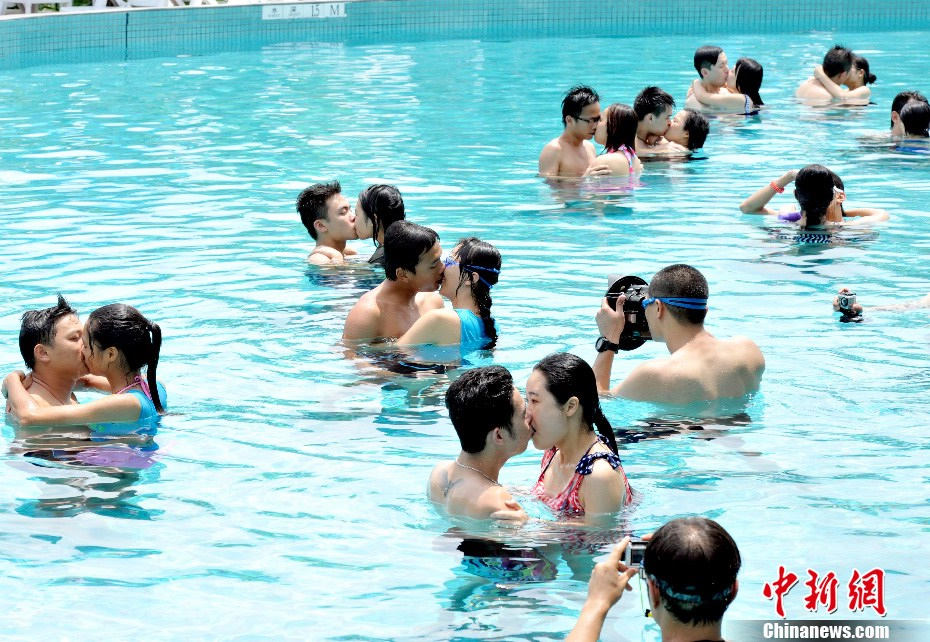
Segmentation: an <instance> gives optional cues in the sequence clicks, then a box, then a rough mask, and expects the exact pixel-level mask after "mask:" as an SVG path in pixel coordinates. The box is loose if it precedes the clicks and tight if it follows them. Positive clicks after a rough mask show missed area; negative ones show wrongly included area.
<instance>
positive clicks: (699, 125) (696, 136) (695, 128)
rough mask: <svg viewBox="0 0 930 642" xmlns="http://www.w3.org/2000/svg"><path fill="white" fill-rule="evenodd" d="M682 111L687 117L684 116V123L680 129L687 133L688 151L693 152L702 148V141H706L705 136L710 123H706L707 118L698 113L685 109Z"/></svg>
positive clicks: (708, 130) (708, 131)
mask: <svg viewBox="0 0 930 642" xmlns="http://www.w3.org/2000/svg"><path fill="white" fill-rule="evenodd" d="M684 111H685V113H686V114H687V116H685V122H684V123H682V127H683V128H684V130H685V131H686V132H688V149H690V150H691V151H694V150H695V149H700V148H701V147H703V146H704V141H706V140H707V134H709V133H710V123H709V122H708V121H707V117H706V116H704V114H702V113H701V112H699V111H693V110H691V109H686V110H684Z"/></svg>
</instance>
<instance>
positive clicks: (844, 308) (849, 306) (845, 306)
mask: <svg viewBox="0 0 930 642" xmlns="http://www.w3.org/2000/svg"><path fill="white" fill-rule="evenodd" d="M836 298H837V301H838V302H839V306H840V314H841V315H842V316H841V317H840V322H841V323H860V322H861V321H862V315H861V314H860V313H858V312H856V311H855V310H854V309H853V306H854V305H855V304H856V293H855V292H848V291H844V292H840V294H839V296H837V297H836Z"/></svg>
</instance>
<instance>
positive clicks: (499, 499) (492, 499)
mask: <svg viewBox="0 0 930 642" xmlns="http://www.w3.org/2000/svg"><path fill="white" fill-rule="evenodd" d="M512 500H513V495H511V494H510V492H509V491H508V490H507V489H506V488H504V487H503V486H489V487H488V488H487V489H485V490H484V491H483V492H482V493H481V495H479V496H478V500H477V501H476V502H475V510H476V512H477V513H478V514H477V515H476V517H480V518H482V519H486V518H488V517H490V515H491V513H494V512H496V511H499V510H505V509H506V508H507V502H509V501H512Z"/></svg>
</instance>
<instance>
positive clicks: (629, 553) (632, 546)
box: [623, 538, 649, 568]
mask: <svg viewBox="0 0 930 642" xmlns="http://www.w3.org/2000/svg"><path fill="white" fill-rule="evenodd" d="M648 545H649V542H647V541H645V540H642V539H638V538H637V539H631V540H630V543H629V544H628V545H627V547H626V550H625V551H623V563H624V564H626V566H627V568H632V567H634V566H642V565H643V553H645V552H646V546H648Z"/></svg>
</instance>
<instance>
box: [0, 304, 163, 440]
mask: <svg viewBox="0 0 930 642" xmlns="http://www.w3.org/2000/svg"><path fill="white" fill-rule="evenodd" d="M83 342H84V350H83V358H84V364H85V365H86V366H87V369H88V371H89V372H90V374H92V375H98V376H99V377H101V381H103V379H105V380H106V383H107V384H108V387H109V390H110V392H111V393H112V394H110V395H109V396H107V397H104V398H102V399H96V400H94V401H91V402H89V403H85V404H79V405H61V406H48V407H41V408H40V407H36V406H35V405H34V404H33V403H32V400H31V399H30V396H29V394H28V393H27V392H26V389H25V388H24V387H23V382H22V379H21V377H20V374H19V373H13V374H11V375H9V376H8V377H7V378H6V381H5V384H6V388H7V392H8V395H9V402H10V406H11V410H12V413H13V415H14V416H15V417H16V418H17V420H18V421H19V423H20V425H23V426H30V425H42V426H69V425H75V424H89V425H90V427H91V429H92V430H93V431H94V432H113V431H115V432H125V431H126V430H125V429H126V426H125V422H144V423H146V424H151V423H155V422H157V420H158V416H159V415H160V414H163V413H164V412H165V406H166V404H167V397H166V393H165V389H164V387H163V386H162V385H161V384H160V383H158V382H157V381H156V379H155V375H156V368H157V366H158V355H159V352H160V351H161V328H159V327H158V324H155V323H152V322H150V321H149V320H148V319H146V318H145V317H144V316H142V314H141V313H140V312H139V311H138V310H136V309H135V308H134V307H132V306H129V305H124V304H122V303H114V304H112V305H105V306H103V307H102V308H98V309H96V310H94V311H93V312H91V313H90V316H89V317H87V322H86V323H85V324H84V336H83ZM143 368H145V374H144V376H143V374H142V369H143ZM104 387H106V386H104ZM110 424H115V425H110ZM120 424H122V425H120Z"/></svg>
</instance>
